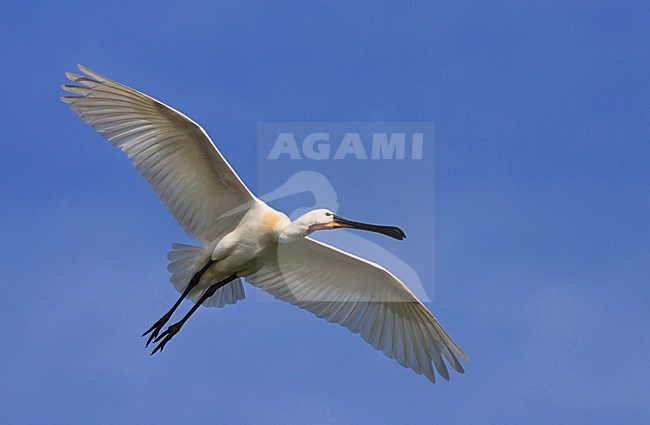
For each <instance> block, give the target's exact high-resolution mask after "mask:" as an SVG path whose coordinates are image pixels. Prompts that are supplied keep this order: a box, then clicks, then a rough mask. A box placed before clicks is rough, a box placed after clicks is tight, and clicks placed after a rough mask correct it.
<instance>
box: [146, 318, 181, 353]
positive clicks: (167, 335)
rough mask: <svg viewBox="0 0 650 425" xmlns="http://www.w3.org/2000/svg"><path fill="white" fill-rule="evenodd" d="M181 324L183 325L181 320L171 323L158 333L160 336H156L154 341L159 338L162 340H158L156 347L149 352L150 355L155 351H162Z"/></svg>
mask: <svg viewBox="0 0 650 425" xmlns="http://www.w3.org/2000/svg"><path fill="white" fill-rule="evenodd" d="M181 326H183V323H182V322H178V323H174V324H173V325H171V326H170V327H168V328H167V330H166V331H165V332H163V333H162V334H160V336H159V337H158V338H156V339H155V340H154V342H158V341H160V340H162V341H160V344H158V345H157V346H156V348H154V350H153V351H152V352H151V355H152V356H153V355H154V354H156V351H162V350H163V349H164V348H165V345H166V344H167V343H168V342H169V341H171V339H172V338H173V337H174V335H176V334H177V333H178V331H180V330H181Z"/></svg>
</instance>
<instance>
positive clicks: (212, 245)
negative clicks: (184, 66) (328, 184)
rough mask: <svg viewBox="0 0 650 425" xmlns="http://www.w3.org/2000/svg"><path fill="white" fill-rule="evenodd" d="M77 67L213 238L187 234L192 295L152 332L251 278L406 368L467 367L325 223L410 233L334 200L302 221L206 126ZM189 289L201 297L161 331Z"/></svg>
mask: <svg viewBox="0 0 650 425" xmlns="http://www.w3.org/2000/svg"><path fill="white" fill-rule="evenodd" d="M79 69H80V70H81V71H82V72H83V73H84V74H85V75H76V74H72V73H67V74H66V76H67V77H68V78H69V79H70V80H71V81H73V82H74V83H76V84H73V85H67V84H66V85H63V89H64V90H66V91H67V92H70V93H72V94H73V95H72V96H65V97H62V100H63V101H64V102H66V103H68V104H69V105H70V107H71V108H72V109H73V110H74V111H75V112H76V113H77V114H79V116H80V117H81V119H82V120H84V121H85V122H87V123H88V124H90V125H91V126H92V127H93V128H94V129H96V130H97V131H99V133H100V134H101V135H102V136H103V137H104V138H106V139H107V140H108V141H109V142H111V143H112V144H113V145H114V146H116V147H118V148H120V149H121V150H122V151H124V152H125V153H126V154H127V156H128V157H129V159H130V160H131V161H132V162H133V165H134V166H135V167H136V168H137V170H138V171H139V172H140V174H142V176H143V177H144V178H145V179H147V181H148V182H149V184H150V185H151V186H152V187H153V189H154V190H155V192H156V193H157V195H158V196H159V197H160V199H161V200H162V201H163V203H164V204H165V205H166V206H167V208H168V209H169V211H170V212H171V213H172V215H173V216H174V218H175V219H176V221H177V222H178V223H179V224H180V225H181V227H182V228H183V229H184V230H185V231H186V232H187V234H188V235H189V236H190V237H192V238H193V239H195V240H197V241H199V242H201V243H202V244H203V245H204V246H202V247H198V246H192V245H186V244H180V243H175V244H173V245H172V251H171V252H170V253H169V255H168V258H169V260H170V264H169V266H168V269H169V271H170V272H171V278H170V280H171V281H172V283H173V284H174V286H175V287H176V289H177V290H178V291H179V292H181V296H180V298H178V300H177V301H176V303H175V304H174V305H173V306H172V307H171V309H170V310H169V311H168V312H167V313H165V314H164V315H163V316H162V317H161V318H160V319H159V320H158V321H157V322H156V323H154V324H153V326H151V327H150V328H149V329H148V330H147V331H146V332H145V333H144V334H143V336H145V335H147V334H149V338H148V340H147V346H148V345H149V344H150V343H151V342H152V341H153V342H157V343H158V345H157V346H156V347H155V349H154V350H153V352H152V353H151V354H154V353H156V352H157V351H159V350H160V351H162V350H163V348H164V347H165V345H166V344H167V343H168V342H169V341H170V340H171V339H172V337H173V336H174V335H176V333H178V331H179V330H180V329H181V327H182V326H183V324H184V323H185V322H186V321H187V320H188V319H189V317H190V316H191V315H192V314H193V313H194V312H195V311H196V310H197V309H198V307H199V306H201V305H204V306H212V307H223V306H224V305H225V304H234V303H236V302H237V301H238V300H241V299H243V298H244V288H243V286H242V280H241V279H242V278H245V279H246V280H247V281H248V282H249V283H250V284H252V285H254V286H256V287H258V288H261V289H263V290H264V291H267V292H268V293H270V294H271V295H273V296H274V297H276V298H278V299H280V300H283V301H287V302H290V303H292V304H295V305H297V306H298V307H301V308H303V309H306V310H308V311H310V312H312V313H313V314H315V315H316V316H318V317H321V318H324V319H326V320H328V321H330V322H333V323H338V324H340V325H342V326H345V327H346V328H348V329H349V330H351V331H352V332H354V333H359V334H361V337H362V338H363V339H364V340H365V341H366V342H368V343H369V344H371V345H372V346H373V347H375V348H376V349H378V350H381V351H383V352H384V354H386V355H387V356H388V357H390V358H394V359H395V360H397V361H398V362H399V363H400V364H401V365H402V366H405V367H409V368H411V369H413V370H414V371H415V372H416V373H418V374H420V375H422V374H424V375H425V376H426V377H427V378H428V379H429V380H430V381H432V382H435V375H434V371H433V366H435V368H436V369H437V370H438V373H439V374H440V375H441V376H442V377H443V378H445V379H447V380H448V379H449V372H448V369H447V366H446V364H445V362H444V360H443V357H444V358H446V359H447V362H448V363H449V364H450V365H451V366H452V367H453V368H454V369H455V370H456V371H458V372H461V373H462V372H463V366H462V365H461V363H460V361H459V360H458V357H460V358H462V359H464V360H467V359H468V358H467V356H466V355H465V353H463V351H462V350H461V349H460V347H459V346H458V345H457V344H456V343H455V342H454V341H452V339H451V338H450V337H449V335H447V333H446V332H445V330H444V329H443V328H442V326H441V325H440V324H439V323H438V321H437V320H436V318H435V317H434V316H433V315H432V314H431V312H429V310H427V308H426V307H425V306H424V304H422V303H421V302H420V301H419V300H418V299H417V298H416V297H415V295H413V293H412V292H411V291H410V290H409V289H408V288H407V287H406V286H405V285H404V284H403V283H402V282H401V281H400V280H399V279H397V278H396V277H395V276H393V275H392V274H391V273H389V272H388V271H387V270H385V269H384V268H382V267H381V266H379V265H377V264H374V263H372V262H369V261H366V260H364V259H362V258H359V257H356V256H354V255H351V254H348V253H346V252H344V251H341V250H339V249H337V248H334V247H332V246H329V245H326V244H324V243H321V242H318V241H316V240H314V239H312V238H310V237H308V236H309V234H311V233H313V232H315V231H317V230H328V229H337V228H352V229H360V230H367V231H371V232H378V233H382V234H384V235H387V236H390V237H392V238H395V239H399V240H402V239H404V238H405V237H406V235H405V234H404V232H403V231H402V230H401V229H399V228H398V227H394V226H379V225H374V224H365V223H360V222H356V221H351V220H347V219H344V218H341V217H339V216H337V215H335V214H334V213H332V212H331V211H329V210H326V209H317V210H313V211H310V212H308V213H306V214H304V215H302V216H301V217H299V218H298V219H296V220H295V221H293V222H292V221H291V220H290V219H289V218H288V217H287V216H286V215H285V214H283V213H281V212H279V211H276V210H274V209H273V208H271V207H269V206H268V205H267V204H266V203H264V202H262V201H260V200H259V199H258V198H256V197H255V196H254V195H253V194H252V193H251V192H250V191H249V190H248V188H247V187H246V186H245V185H244V183H243V182H242V181H241V180H240V179H239V177H238V176H237V174H236V173H235V171H234V170H233V169H232V168H231V167H230V165H229V164H228V163H227V162H226V160H225V159H224V158H223V156H222V155H221V154H220V153H219V150H218V149H217V148H216V147H215V145H214V144H213V143H212V141H211V140H210V138H209V137H208V135H207V134H206V133H205V131H204V130H203V129H202V128H201V127H200V126H199V125H198V124H196V123H195V122H194V121H192V120H191V119H190V118H188V117H187V116H185V115H183V114H182V113H180V112H179V111H176V110H175V109H173V108H171V107H169V106H167V105H165V104H163V103H162V102H159V101H157V100H156V99H154V98H152V97H150V96H147V95H146V94H144V93H141V92H139V91H137V90H134V89H131V88H129V87H127V86H124V85H122V84H119V83H117V82H115V81H112V80H110V79H108V78H106V77H104V76H102V75H100V74H97V73H96V72H93V71H91V70H90V69H88V68H86V67H84V66H81V65H79ZM185 298H190V299H191V300H192V301H193V302H194V305H193V306H192V307H191V309H190V310H189V312H188V313H187V314H186V315H185V316H184V317H183V318H182V319H181V320H180V321H179V322H177V323H175V324H173V325H171V326H169V327H168V328H167V329H166V330H165V331H164V332H162V333H161V331H162V329H163V328H164V326H165V324H166V323H167V322H168V321H169V319H170V318H171V316H172V314H173V313H174V311H175V310H176V309H177V308H178V306H179V305H180V304H181V302H182V301H183V300H184V299H185Z"/></svg>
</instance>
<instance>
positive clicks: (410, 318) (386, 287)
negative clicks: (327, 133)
mask: <svg viewBox="0 0 650 425" xmlns="http://www.w3.org/2000/svg"><path fill="white" fill-rule="evenodd" d="M246 279H247V280H248V281H249V282H250V283H251V284H253V285H255V286H257V287H258V288H260V289H263V290H265V291H267V292H269V293H270V294H271V295H273V296H274V297H276V298H278V299H280V300H282V301H287V302H290V303H291V304H294V305H297V306H298V307H301V308H304V309H306V310H308V311H310V312H312V313H313V314H315V315H316V316H318V317H321V318H324V319H326V320H328V321H330V322H333V323H338V324H340V325H342V326H345V327H346V328H348V329H350V330H351V331H352V332H354V333H360V334H361V337H362V338H363V339H364V340H365V341H366V342H368V343H369V344H371V345H372V346H373V347H375V348H376V349H378V350H381V351H383V352H384V354H386V355H387V356H388V357H390V358H393V359H395V360H397V361H398V362H399V364H401V365H402V366H405V367H409V368H411V369H413V370H414V371H415V372H416V373H418V374H420V375H422V374H424V375H426V377H427V378H428V379H429V380H430V381H432V382H435V375H434V372H433V367H432V363H433V365H435V368H436V369H437V370H438V373H439V374H440V375H441V376H442V377H443V378H445V379H447V380H448V379H449V372H448V370H447V366H446V365H445V362H444V361H443V356H444V358H446V359H447V362H448V363H449V364H450V365H451V366H452V367H453V368H454V369H455V370H456V371H458V372H461V373H463V372H464V370H463V366H462V365H461V363H460V361H459V360H458V357H457V356H460V357H461V358H462V359H464V360H468V358H467V355H466V354H465V353H463V351H462V350H461V349H460V347H458V345H456V343H455V342H454V341H452V339H451V338H450V337H449V335H447V333H446V332H445V330H444V329H443V328H442V326H441V325H440V323H438V321H437V320H436V318H435V317H434V316H433V315H432V314H431V313H430V312H429V310H427V308H426V307H425V306H424V304H422V303H421V302H420V301H419V300H418V299H417V298H416V297H415V295H413V293H412V292H411V291H410V290H409V289H408V288H407V287H406V286H405V285H404V284H403V283H402V282H400V281H399V279H397V278H396V277H395V276H393V275H392V274H390V273H389V272H388V271H386V270H385V269H383V268H382V267H380V266H378V265H376V264H374V263H371V262H369V261H366V260H363V259H361V258H359V257H356V256H353V255H350V254H348V253H345V252H343V251H340V250H338V249H336V248H334V247H332V246H329V245H326V244H323V243H320V242H318V241H315V240H313V239H311V238H306V239H304V240H301V241H298V242H296V243H291V244H287V245H279V246H278V252H277V257H276V258H271V259H270V260H269V261H268V262H267V263H266V264H265V265H264V266H263V267H262V268H261V269H260V270H259V271H258V272H257V273H255V274H253V275H252V276H248V277H247V278H246Z"/></svg>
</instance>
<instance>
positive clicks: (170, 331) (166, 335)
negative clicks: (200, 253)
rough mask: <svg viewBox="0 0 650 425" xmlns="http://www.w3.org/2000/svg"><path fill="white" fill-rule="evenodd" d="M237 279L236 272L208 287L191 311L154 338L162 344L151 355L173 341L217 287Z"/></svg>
mask: <svg viewBox="0 0 650 425" xmlns="http://www.w3.org/2000/svg"><path fill="white" fill-rule="evenodd" d="M235 279H237V275H236V274H234V275H232V276H229V277H227V278H225V279H224V280H222V281H220V282H217V283H215V284H214V285H212V286H210V287H209V288H208V289H206V290H205V292H204V293H203V295H201V299H199V300H198V301H197V302H196V304H194V305H193V306H192V308H191V309H190V311H188V312H187V314H186V315H185V317H183V318H182V319H181V320H180V321H178V322H176V323H174V324H173V325H171V326H170V327H168V328H167V330H166V331H165V332H163V333H162V334H160V336H158V337H157V338H156V339H155V340H154V342H158V341H160V344H158V345H157V346H156V348H155V349H154V350H153V352H152V353H151V355H154V354H155V353H156V351H162V350H163V348H165V344H167V343H168V342H169V341H171V339H172V338H173V337H174V335H176V334H177V333H178V331H180V330H181V328H182V327H183V325H184V324H185V322H187V319H189V318H190V316H192V314H194V312H195V311H196V310H197V309H198V308H199V307H200V306H201V304H203V302H205V300H207V299H208V298H210V297H211V296H212V295H214V293H215V292H217V289H219V288H221V287H222V286H224V285H226V284H228V283H230V282H232V281H233V280H235ZM161 340H162V341H161Z"/></svg>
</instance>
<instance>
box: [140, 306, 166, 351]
mask: <svg viewBox="0 0 650 425" xmlns="http://www.w3.org/2000/svg"><path fill="white" fill-rule="evenodd" d="M171 317H172V315H171V313H167V314H165V315H164V316H163V317H161V318H160V319H158V321H157V322H156V323H154V324H153V326H152V327H150V328H149V329H148V330H147V332H145V333H143V334H142V336H145V335H147V334H148V333H149V332H151V335H150V336H149V339H148V340H147V345H146V347H148V346H149V344H151V341H153V340H155V339H156V337H157V336H158V334H159V333H160V331H161V330H162V328H163V326H165V324H166V323H167V322H168V321H169V319H170V318H171ZM152 331H153V332H152Z"/></svg>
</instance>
